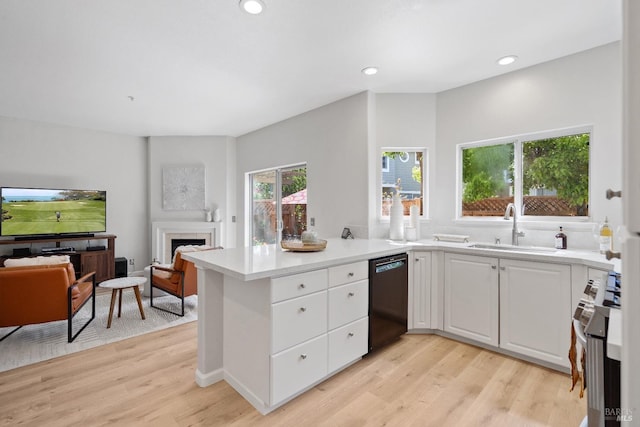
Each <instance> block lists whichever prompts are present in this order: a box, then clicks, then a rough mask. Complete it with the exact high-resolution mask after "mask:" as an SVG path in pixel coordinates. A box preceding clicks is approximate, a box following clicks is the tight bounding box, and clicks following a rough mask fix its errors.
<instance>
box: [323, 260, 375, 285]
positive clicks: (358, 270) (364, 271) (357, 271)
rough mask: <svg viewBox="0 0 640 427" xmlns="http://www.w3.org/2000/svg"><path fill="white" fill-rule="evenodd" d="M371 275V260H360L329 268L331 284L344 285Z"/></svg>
mask: <svg viewBox="0 0 640 427" xmlns="http://www.w3.org/2000/svg"><path fill="white" fill-rule="evenodd" d="M368 277H369V262H368V261H360V262H354V263H351V264H345V265H338V266H336V267H330V268H329V286H337V285H343V284H345V283H351V282H355V281H358V280H362V279H366V278H368Z"/></svg>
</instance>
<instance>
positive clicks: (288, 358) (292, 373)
mask: <svg viewBox="0 0 640 427" xmlns="http://www.w3.org/2000/svg"><path fill="white" fill-rule="evenodd" d="M326 375H327V335H326V334H325V335H320V336H319V337H316V338H314V339H312V340H309V341H305V342H304V343H302V344H300V345H297V346H295V347H292V348H290V349H288V350H286V351H283V352H281V353H278V354H276V355H273V356H272V357H271V376H272V378H273V381H272V382H271V403H272V404H277V403H279V402H281V401H283V400H285V399H286V398H288V397H291V396H292V395H294V394H295V393H297V392H299V391H300V390H303V389H304V388H305V387H308V386H309V385H311V384H313V383H314V382H316V381H318V380H321V379H322V378H324V377H325V376H326Z"/></svg>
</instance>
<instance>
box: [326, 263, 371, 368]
mask: <svg viewBox="0 0 640 427" xmlns="http://www.w3.org/2000/svg"><path fill="white" fill-rule="evenodd" d="M368 276H369V263H368V262H366V261H365V262H357V263H351V264H345V265H341V266H336V267H330V268H329V286H330V288H329V326H328V337H329V355H328V359H329V365H328V366H329V368H328V369H329V373H332V372H334V371H337V370H338V369H340V368H342V367H344V366H346V365H347V364H349V363H351V362H353V361H355V360H358V359H359V358H361V357H362V356H363V355H364V354H366V353H367V351H368V349H369V316H368V315H369V280H368Z"/></svg>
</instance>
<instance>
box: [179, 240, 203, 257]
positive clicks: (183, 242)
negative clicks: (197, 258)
mask: <svg viewBox="0 0 640 427" xmlns="http://www.w3.org/2000/svg"><path fill="white" fill-rule="evenodd" d="M206 244H207V239H171V258H173V256H174V255H175V254H176V249H177V248H178V247H179V246H200V245H206Z"/></svg>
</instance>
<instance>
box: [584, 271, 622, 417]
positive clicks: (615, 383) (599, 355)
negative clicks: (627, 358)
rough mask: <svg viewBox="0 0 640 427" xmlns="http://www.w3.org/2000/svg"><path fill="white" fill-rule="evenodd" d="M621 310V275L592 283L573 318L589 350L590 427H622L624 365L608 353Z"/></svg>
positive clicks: (588, 401)
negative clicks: (613, 319)
mask: <svg viewBox="0 0 640 427" xmlns="http://www.w3.org/2000/svg"><path fill="white" fill-rule="evenodd" d="M619 309H620V275H619V274H618V273H615V272H611V273H609V274H608V275H607V277H603V279H602V280H590V281H589V283H588V284H587V287H586V288H585V290H584V295H583V297H582V298H581V300H580V303H579V304H578V307H577V308H576V311H575V313H574V316H573V317H574V320H573V328H574V330H575V332H576V338H577V340H578V341H579V342H580V344H582V346H583V348H584V349H585V358H586V360H585V362H586V363H585V365H584V367H585V370H584V372H583V381H584V382H585V384H586V392H587V419H586V421H587V424H586V425H588V426H589V427H596V426H597V427H601V426H607V427H609V426H619V425H620V419H621V417H620V415H621V409H620V408H621V406H620V361H619V360H616V359H615V358H612V357H609V356H610V355H609V354H608V351H607V338H608V326H609V317H610V312H611V310H619ZM583 424H584V423H583Z"/></svg>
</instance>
